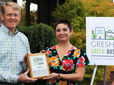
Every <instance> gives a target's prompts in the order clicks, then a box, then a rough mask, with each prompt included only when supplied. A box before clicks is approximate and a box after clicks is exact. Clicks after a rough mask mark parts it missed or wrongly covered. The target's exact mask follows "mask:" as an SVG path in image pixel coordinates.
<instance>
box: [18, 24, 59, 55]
mask: <svg viewBox="0 0 114 85" xmlns="http://www.w3.org/2000/svg"><path fill="white" fill-rule="evenodd" d="M17 29H18V30H19V31H21V32H22V33H24V34H25V35H26V36H27V37H28V40H29V43H30V48H31V52H32V53H38V52H40V51H41V50H43V49H45V48H46V47H50V46H53V45H55V44H56V42H57V40H56V38H55V34H54V30H53V28H52V27H51V26H48V25H46V24H42V23H40V24H38V25H36V26H28V27H19V26H18V27H17Z"/></svg>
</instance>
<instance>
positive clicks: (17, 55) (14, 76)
mask: <svg viewBox="0 0 114 85" xmlns="http://www.w3.org/2000/svg"><path fill="white" fill-rule="evenodd" d="M28 51H30V47H29V42H28V39H27V37H26V36H25V35H24V34H22V33H21V32H19V31H18V30H17V29H16V31H15V33H14V35H13V36H12V33H11V31H9V30H8V29H7V28H6V27H5V26H4V25H3V24H2V25H1V27H0V81H1V82H8V83H17V82H18V76H19V75H20V74H22V73H23V68H22V67H23V65H24V64H23V65H22V62H23V57H24V56H25V54H26V53H27V52H28ZM24 67H25V66H24Z"/></svg>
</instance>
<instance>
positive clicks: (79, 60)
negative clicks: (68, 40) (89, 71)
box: [46, 46, 89, 85]
mask: <svg viewBox="0 0 114 85" xmlns="http://www.w3.org/2000/svg"><path fill="white" fill-rule="evenodd" d="M47 53H48V55H49V68H50V73H53V72H54V73H62V74H74V73H75V70H76V67H77V66H86V65H88V64H89V60H88V57H87V55H86V53H85V52H84V51H83V50H82V49H80V48H76V47H75V46H73V47H71V49H70V50H69V51H68V52H67V53H66V55H65V56H64V57H63V59H62V61H61V60H60V57H59V55H58V53H57V50H56V46H53V47H50V48H48V49H47ZM46 85H77V84H76V81H72V82H71V81H66V80H64V79H59V80H57V79H53V80H47V81H46Z"/></svg>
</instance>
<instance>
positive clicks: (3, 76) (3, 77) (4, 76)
mask: <svg viewBox="0 0 114 85" xmlns="http://www.w3.org/2000/svg"><path fill="white" fill-rule="evenodd" d="M0 81H1V82H7V83H17V82H18V76H16V75H13V74H10V73H9V72H7V71H3V69H2V68H0Z"/></svg>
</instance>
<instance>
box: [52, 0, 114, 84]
mask: <svg viewBox="0 0 114 85" xmlns="http://www.w3.org/2000/svg"><path fill="white" fill-rule="evenodd" d="M52 16H54V17H55V18H54V19H55V21H57V20H60V19H67V20H69V21H70V22H71V23H72V26H73V30H74V33H73V35H72V36H71V39H70V41H71V43H72V44H73V45H74V46H76V47H80V48H82V49H84V50H86V32H85V29H86V17H113V16H114V3H113V2H111V0H66V1H65V4H63V5H61V6H59V7H58V8H56V9H55V11H53V12H52ZM92 33H93V37H97V35H96V34H94V31H93V32H92ZM111 39H112V38H111ZM109 68H110V70H107V75H108V76H107V77H106V80H107V79H109V75H110V71H112V69H111V68H112V67H109ZM93 70H94V66H87V67H86V72H85V74H84V79H83V81H82V82H79V83H78V84H79V85H89V84H90V81H91V78H92V75H93ZM103 70H104V68H103V66H99V67H98V69H97V73H96V75H95V80H94V85H95V83H96V82H97V81H102V80H103V72H104V71H103Z"/></svg>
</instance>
